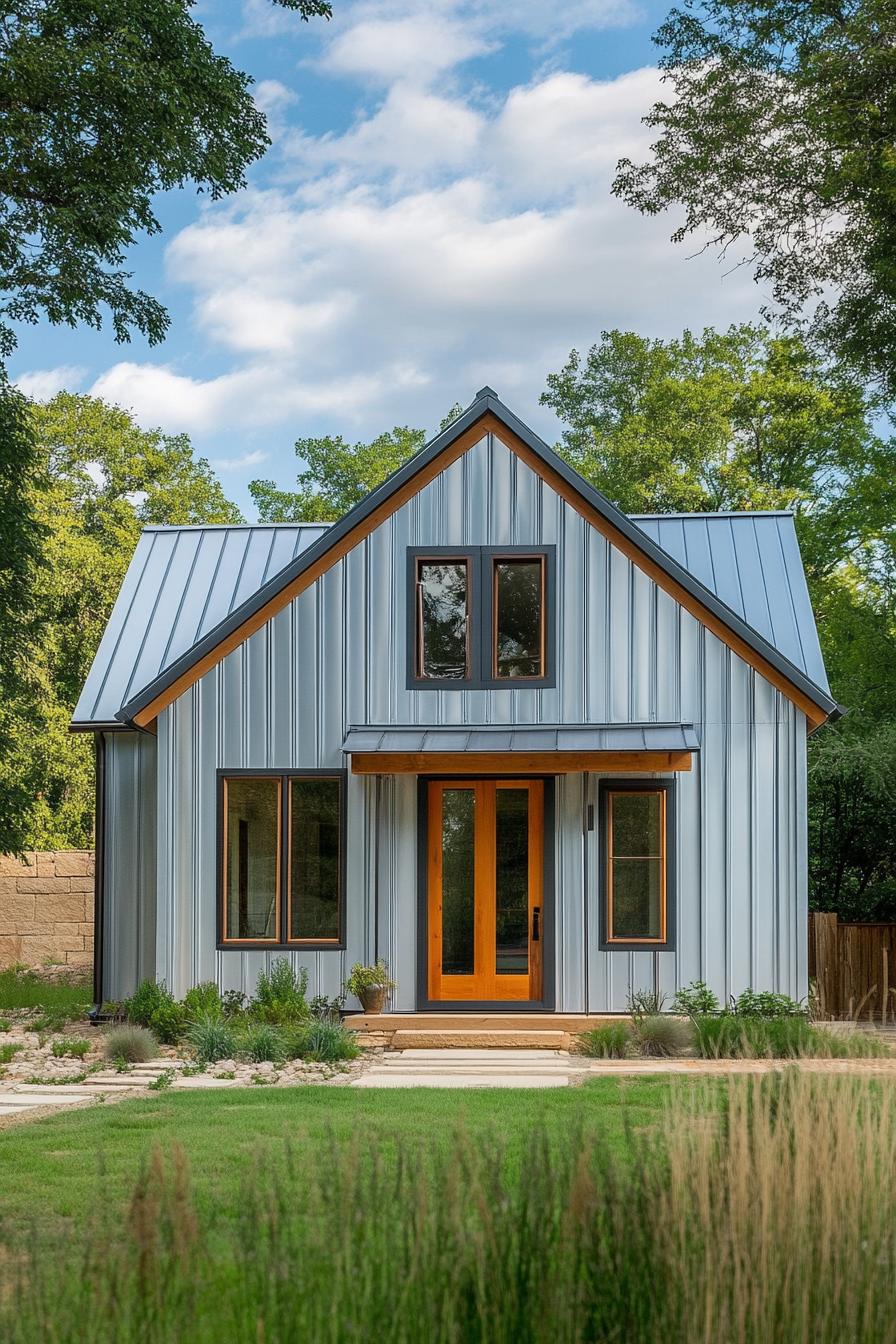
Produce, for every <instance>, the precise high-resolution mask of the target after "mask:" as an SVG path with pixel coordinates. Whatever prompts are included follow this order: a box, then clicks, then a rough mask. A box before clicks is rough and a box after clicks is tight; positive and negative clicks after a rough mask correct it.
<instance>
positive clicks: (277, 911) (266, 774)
mask: <svg viewBox="0 0 896 1344" xmlns="http://www.w3.org/2000/svg"><path fill="white" fill-rule="evenodd" d="M233 779H240V780H252V779H275V780H276V781H277V854H276V865H275V871H276V884H275V887H274V893H275V894H274V929H275V930H276V931H277V934H279V931H280V925H281V912H282V904H283V882H282V874H281V871H280V869H281V864H280V853H281V849H282V844H283V779H282V777H281V776H280V775H279V774H274V773H272V772H270V771H267V770H249V771H245V772H243V773H234V772H230V773H228V774H227V775H224V776H222V779H221V786H222V787H221V794H220V799H221V801H220V810H221V854H220V879H219V882H218V891H219V912H220V938H219V943H221V944H223V945H225V946H227V947H258V948H269V947H276V946H277V942H278V938H277V937H276V936H275V937H273V938H232V937H230V936H229V934H228V932H227V842H228V839H229V836H228V813H229V807H228V785H229V783H230V782H231V780H233Z"/></svg>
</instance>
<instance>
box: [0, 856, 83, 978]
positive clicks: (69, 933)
mask: <svg viewBox="0 0 896 1344" xmlns="http://www.w3.org/2000/svg"><path fill="white" fill-rule="evenodd" d="M92 961H93V853H92V851H91V850H85V849H59V850H55V851H53V852H51V853H47V854H42V853H34V852H33V851H32V852H30V853H27V854H25V856H24V860H22V859H17V858H13V857H12V856H10V855H0V970H2V969H3V968H4V967H6V966H12V965H13V964H14V963H16V962H24V964H25V965H26V966H35V967H44V966H47V965H63V966H89V965H90V964H91V963H92Z"/></svg>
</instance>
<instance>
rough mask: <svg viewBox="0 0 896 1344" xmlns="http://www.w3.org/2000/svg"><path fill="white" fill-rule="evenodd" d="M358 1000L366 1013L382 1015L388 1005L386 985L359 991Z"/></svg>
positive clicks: (372, 986) (373, 986)
mask: <svg viewBox="0 0 896 1344" xmlns="http://www.w3.org/2000/svg"><path fill="white" fill-rule="evenodd" d="M358 998H359V999H360V1000H361V1007H362V1008H363V1009H364V1011H365V1013H381V1012H382V1011H383V1008H384V1007H385V1005H386V988H385V986H384V985H370V986H368V988H367V989H359V990H358Z"/></svg>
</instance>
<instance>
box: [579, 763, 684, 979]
mask: <svg viewBox="0 0 896 1344" xmlns="http://www.w3.org/2000/svg"><path fill="white" fill-rule="evenodd" d="M675 784H676V781H675V780H674V779H639V780H633V779H632V778H631V776H629V777H628V778H626V779H601V780H599V781H598V786H597V799H598V809H597V811H598V818H599V827H600V829H599V845H598V883H597V887H598V898H599V906H600V942H599V944H598V946H599V949H600V951H601V952H648V953H649V952H674V950H675V922H676V911H677V903H678V902H677V896H678V893H677V887H676V875H677V864H676V849H675V835H676V829H675V816H676V788H675ZM614 793H663V794H664V795H665V821H666V824H665V835H664V856H665V869H664V874H663V877H664V887H665V928H666V936H665V938H663V939H658V938H640V939H622V938H611V937H610V928H609V912H610V883H609V858H610V847H609V839H610V825H609V822H610V802H609V800H610V795H611V794H614Z"/></svg>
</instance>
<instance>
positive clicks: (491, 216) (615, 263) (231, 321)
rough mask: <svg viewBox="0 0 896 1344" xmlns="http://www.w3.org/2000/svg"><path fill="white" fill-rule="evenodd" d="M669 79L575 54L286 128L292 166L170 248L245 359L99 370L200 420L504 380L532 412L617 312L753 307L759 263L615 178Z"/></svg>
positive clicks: (398, 90) (626, 323) (249, 423)
mask: <svg viewBox="0 0 896 1344" xmlns="http://www.w3.org/2000/svg"><path fill="white" fill-rule="evenodd" d="M658 80H659V76H658V74H657V72H656V71H655V70H652V69H648V70H640V71H635V72H632V73H629V74H626V75H624V76H622V77H620V78H618V79H615V80H610V81H598V80H593V79H589V78H587V77H586V76H584V75H581V74H576V73H570V72H557V73H553V74H549V75H545V76H544V77H542V78H540V79H537V80H534V81H533V82H532V83H530V84H527V85H524V86H519V87H517V88H515V89H512V90H511V91H510V92H509V93H508V94H507V95H506V96H505V97H504V98H503V99H502V100H500V101H499V102H497V103H496V104H495V105H492V106H490V107H487V106H484V105H483V104H482V102H481V100H480V99H479V97H478V96H477V97H476V98H475V99H474V98H473V97H472V96H469V97H464V96H463V95H462V93H461V92H460V91H458V90H454V91H453V92H452V93H449V92H448V91H446V90H443V91H441V92H439V93H435V92H434V91H432V90H427V89H423V88H421V87H419V86H416V85H409V84H408V83H406V82H405V81H399V82H397V83H395V84H393V85H392V87H391V89H390V90H389V92H388V94H387V96H386V97H385V98H384V100H383V101H382V103H381V105H380V106H378V107H376V108H374V109H372V110H371V111H370V112H369V114H368V115H367V116H365V117H363V118H361V119H360V120H358V121H357V122H356V123H355V124H353V125H352V126H351V127H349V128H348V129H347V130H346V131H345V132H344V134H342V135H334V134H329V135H324V136H317V137H314V136H311V135H309V134H307V133H305V135H304V136H302V137H301V139H300V140H295V139H294V140H292V141H285V142H284V143H285V144H286V146H287V148H288V150H289V155H290V157H289V165H290V172H291V173H292V178H291V180H289V181H287V180H286V179H285V178H283V179H281V185H280V186H279V187H277V188H276V189H268V190H259V189H257V188H255V189H253V190H251V191H247V192H244V193H241V195H240V196H239V197H238V198H235V199H234V200H232V201H231V202H229V203H226V204H223V205H216V206H212V207H208V208H207V209H206V210H205V211H204V212H203V214H202V215H201V216H200V217H199V218H198V220H197V221H196V222H195V223H193V224H192V225H190V226H189V227H188V228H186V229H184V230H182V232H181V233H180V234H179V235H178V236H177V237H176V238H175V239H174V240H173V242H172V243H171V245H170V247H169V250H168V265H169V273H170V276H171V278H172V280H173V281H174V282H175V283H180V284H181V285H184V286H188V287H189V288H190V290H191V292H192V295H193V302H194V316H195V320H196V322H197V324H198V325H199V327H200V328H201V329H202V331H203V332H204V333H205V334H206V336H207V337H208V338H210V339H211V340H212V341H213V342H215V343H217V345H218V346H219V348H221V349H223V350H224V351H229V352H234V355H235V362H234V364H233V366H232V367H231V368H230V369H229V370H228V371H227V372H225V373H222V374H220V375H219V376H217V377H213V378H206V379H202V378H197V377H193V376H191V375H190V373H189V371H188V370H187V369H181V368H174V367H173V366H162V365H153V364H149V363H144V364H136V363H127V362H123V363H120V364H117V365H116V366H115V367H114V368H112V369H110V370H109V371H108V372H107V373H106V374H104V375H103V377H102V378H100V379H99V380H98V381H97V383H96V384H95V385H94V389H93V390H94V391H96V392H98V393H100V394H102V395H104V396H107V397H108V398H109V399H111V400H114V401H116V402H119V403H120V404H123V405H126V406H129V407H133V408H134V410H135V412H136V413H137V415H138V417H139V418H140V419H141V421H142V422H143V423H148V424H158V423H163V424H165V425H166V426H171V427H178V428H184V429H188V430H191V431H193V432H196V433H211V432H214V431H219V430H222V429H226V428H228V427H244V428H247V429H248V428H251V427H254V426H273V425H278V424H280V425H284V426H287V425H288V427H289V429H290V431H291V432H294V434H295V436H297V437H298V436H299V435H301V434H302V433H303V432H314V430H316V429H319V428H320V427H321V426H322V425H326V426H329V427H332V428H334V429H346V430H350V431H351V432H355V431H357V432H368V431H369V432H376V431H377V430H378V429H381V428H382V426H383V425H384V424H392V423H395V422H396V421H400V422H402V423H419V424H425V425H429V426H430V427H432V426H434V425H435V424H437V423H438V420H439V418H440V416H441V415H442V414H444V412H445V411H446V410H447V408H448V407H449V406H451V405H452V403H453V402H454V401H455V400H459V401H461V402H465V401H467V400H468V399H469V398H470V397H471V396H472V395H473V393H474V392H475V390H476V389H477V388H478V387H480V386H482V384H483V383H491V384H492V385H493V386H495V387H496V388H497V390H498V392H499V394H501V395H502V396H504V397H505V398H507V399H509V400H514V401H516V402H517V403H518V404H519V405H520V407H521V410H522V411H523V413H524V414H531V413H532V410H533V409H534V408H535V404H536V403H537V398H538V395H539V393H540V392H541V390H542V389H543V387H544V380H545V375H546V373H547V372H549V371H551V370H553V369H557V368H558V367H559V366H560V365H561V363H562V361H563V360H564V359H565V358H566V356H567V355H568V353H569V350H570V349H571V347H572V346H574V345H576V346H579V347H582V346H587V345H589V344H590V343H591V342H592V341H594V340H596V339H597V338H598V337H599V335H600V332H601V330H603V329H605V328H609V327H614V326H620V327H623V328H634V329H637V330H640V331H643V332H645V333H649V334H652V335H657V336H663V335H672V334H675V333H678V332H680V330H681V329H682V327H684V326H685V325H691V326H696V327H700V326H701V325H703V324H708V323H714V324H716V325H722V326H727V325H728V323H729V322H731V321H734V320H740V319H744V318H747V317H750V316H753V315H754V314H755V312H756V310H757V307H758V302H759V300H758V296H757V292H756V290H755V287H754V285H753V283H752V281H751V279H750V277H749V274H748V273H747V272H745V271H738V272H735V273H734V274H730V275H729V276H728V277H727V278H726V279H725V280H724V281H723V280H722V278H721V270H720V268H719V267H718V266H717V264H716V263H715V261H714V259H713V257H712V256H711V255H706V256H702V257H699V258H697V259H695V260H691V261H689V260H687V259H686V257H685V255H684V253H683V252H682V251H681V250H679V249H677V248H675V247H674V246H673V245H672V244H671V243H670V242H669V241H668V240H669V235H670V233H671V232H672V229H673V228H674V227H675V221H674V220H671V219H669V218H663V217H661V218H659V219H656V218H645V217H642V216H640V215H638V214H636V213H635V212H633V211H631V210H629V209H628V208H627V207H625V206H624V205H622V204H621V203H620V202H619V201H617V200H616V199H615V198H614V197H613V196H612V195H611V192H610V183H611V180H612V175H613V171H614V168H615V164H616V161H617V159H618V157H619V156H620V154H631V155H633V156H635V157H637V156H638V155H639V154H643V153H644V152H645V150H646V147H647V145H648V143H649V138H650V133H649V132H648V131H646V130H645V128H644V127H643V126H642V125H641V124H640V118H641V116H642V115H643V113H644V112H645V111H646V109H647V108H648V107H649V106H650V104H651V102H652V101H653V100H654V98H655V97H656V94H657V90H658V87H659V84H658ZM415 128H416V129H417V131H418V132H419V133H418V134H416V135H415ZM536 414H537V412H536ZM541 416H542V421H541V423H542V424H545V416H546V413H545V412H542V413H541ZM309 422H312V424H313V427H314V429H313V430H312V429H310V428H309ZM545 427H546V431H547V432H548V433H550V432H551V430H550V428H549V427H548V426H547V425H546V424H545Z"/></svg>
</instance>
